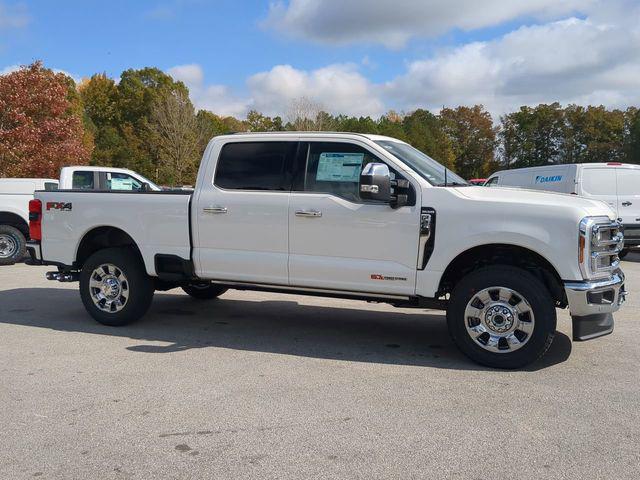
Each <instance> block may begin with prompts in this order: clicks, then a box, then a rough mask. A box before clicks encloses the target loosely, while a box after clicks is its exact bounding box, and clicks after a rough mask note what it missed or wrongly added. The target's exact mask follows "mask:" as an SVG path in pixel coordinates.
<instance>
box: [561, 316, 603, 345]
mask: <svg viewBox="0 0 640 480" xmlns="http://www.w3.org/2000/svg"><path fill="white" fill-rule="evenodd" d="M571 320H572V322H573V340H574V341H583V340H591V339H592V338H598V337H602V336H603V335H608V334H610V333H611V332H613V314H611V313H596V314H594V315H585V316H583V317H571Z"/></svg>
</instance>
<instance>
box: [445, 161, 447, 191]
mask: <svg viewBox="0 0 640 480" xmlns="http://www.w3.org/2000/svg"><path fill="white" fill-rule="evenodd" d="M444 186H445V187H446V186H447V166H446V165H445V166H444Z"/></svg>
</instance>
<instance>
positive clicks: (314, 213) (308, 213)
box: [296, 210, 322, 218]
mask: <svg viewBox="0 0 640 480" xmlns="http://www.w3.org/2000/svg"><path fill="white" fill-rule="evenodd" d="M321 216H322V212H321V211H319V210H296V217H312V218H318V217H321Z"/></svg>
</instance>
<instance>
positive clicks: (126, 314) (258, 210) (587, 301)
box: [28, 132, 625, 368]
mask: <svg viewBox="0 0 640 480" xmlns="http://www.w3.org/2000/svg"><path fill="white" fill-rule="evenodd" d="M30 209H31V213H30V218H31V223H30V228H31V238H32V239H33V240H32V242H31V243H30V244H29V247H28V248H29V252H30V255H31V263H33V264H46V265H55V266H57V270H56V271H52V272H49V273H48V274H47V275H48V278H50V279H52V280H61V281H73V280H79V281H80V296H81V298H82V301H83V303H84V305H85V307H86V309H87V311H88V312H89V313H90V314H91V315H92V316H93V317H94V318H95V319H96V320H97V321H99V322H101V323H103V324H106V325H114V326H117V325H124V324H127V323H129V322H131V321H133V320H136V319H137V318H139V317H141V316H142V315H144V313H145V312H146V311H147V309H148V308H149V305H150V303H151V299H152V297H153V292H154V290H166V289H170V288H176V287H182V288H183V289H184V290H185V291H186V292H187V293H188V294H190V295H192V296H193V297H196V298H215V297H217V296H219V295H221V294H222V293H223V292H224V291H225V290H226V289H229V288H234V289H241V290H242V289H258V290H266V291H275V292H287V293H291V292H294V293H299V294H309V295H322V296H334V297H343V298H352V299H361V300H373V301H379V302H387V303H390V304H392V305H396V306H399V307H416V308H435V309H443V310H446V312H447V323H448V328H449V331H450V333H451V336H452V337H453V339H454V341H455V343H456V344H457V345H458V346H459V348H460V349H461V350H462V351H463V352H464V353H465V354H466V355H468V356H469V357H470V358H472V359H473V360H475V361H477V362H479V363H482V364H485V365H489V366H493V367H499V368H519V367H522V366H524V365H526V364H528V363H530V362H532V361H534V360H536V359H537V358H539V357H540V356H542V355H543V354H544V353H545V352H546V351H547V349H548V348H549V346H550V344H551V342H552V340H553V336H554V332H555V330H556V308H567V307H568V308H569V309H570V313H571V316H572V318H573V336H574V339H576V340H586V339H589V338H593V337H597V336H600V335H604V334H606V333H610V332H611V331H612V330H613V318H612V313H613V312H615V311H616V310H618V308H619V307H620V305H621V304H622V303H623V301H624V298H625V290H624V275H623V273H622V271H621V270H620V268H619V260H618V253H619V251H620V249H621V248H622V246H623V235H622V232H621V230H620V224H619V223H618V221H617V220H616V217H615V215H614V213H613V212H612V211H611V209H610V208H609V207H607V206H606V205H605V204H603V203H602V202H600V201H594V200H588V199H584V198H578V197H575V196H570V195H562V194H552V193H543V192H532V191H521V190H509V189H504V190H502V189H490V188H476V187H469V186H467V183H466V182H465V181H464V180H463V179H462V178H460V177H458V176H457V175H455V174H454V173H453V172H451V171H447V170H446V169H445V168H444V167H442V165H440V164H438V163H437V162H436V161H434V160H433V159H431V158H430V157H428V156H427V155H425V154H423V153H422V152H420V151H418V150H416V149H415V148H413V147H411V146H410V145H408V144H407V143H405V142H402V141H400V140H396V139H393V138H389V137H381V136H375V135H360V134H350V133H320V132H319V133H309V132H283V133H269V134H267V133H249V134H236V135H226V136H219V137H215V138H213V139H212V140H211V142H210V143H209V145H208V147H207V149H206V151H205V152H204V156H203V158H202V162H201V165H200V171H199V173H198V178H197V183H196V187H195V191H194V192H192V193H189V192H179V191H178V192H176V191H167V192H152V191H140V192H135V191H130V192H89V191H77V190H68V191H64V190H62V191H60V190H59V191H56V192H44V191H43V192H37V193H36V199H35V200H34V201H33V202H32V203H31V206H30ZM213 308H215V307H213Z"/></svg>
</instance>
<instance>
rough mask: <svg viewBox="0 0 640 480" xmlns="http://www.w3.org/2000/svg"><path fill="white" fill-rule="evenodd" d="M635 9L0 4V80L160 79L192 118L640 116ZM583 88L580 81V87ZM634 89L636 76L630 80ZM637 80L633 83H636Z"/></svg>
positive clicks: (599, 5)
mask: <svg viewBox="0 0 640 480" xmlns="http://www.w3.org/2000/svg"><path fill="white" fill-rule="evenodd" d="M638 3H639V2H638V1H636V0H633V1H630V0H612V1H607V2H605V1H599V0H584V1H579V0H569V1H560V2H558V1H551V0H526V1H521V2H511V1H506V0H505V1H501V0H486V1H485V2H476V1H475V0H448V1H446V2H442V1H436V0H395V1H385V0H379V1H377V2H368V1H365V0H350V1H346V0H341V1H338V0H325V1H321V0H317V1H316V0H290V1H284V2H280V3H269V2H260V1H255V0H251V1H230V0H217V1H207V0H168V1H155V0H149V1H135V2H131V1H129V2H127V1H124V0H112V1H109V2H104V1H83V2H80V1H63V0H60V1H44V0H39V1H35V0H34V1H17V2H16V1H12V0H0V70H3V69H5V70H7V71H8V70H11V69H12V68H15V66H16V65H21V64H27V63H30V62H32V61H33V60H36V59H41V60H43V61H44V63H45V65H46V66H48V67H51V68H55V69H60V70H63V71H65V72H68V73H69V74H71V75H72V76H74V77H75V78H81V77H86V76H90V75H91V74H93V73H96V72H103V71H104V72H106V73H107V74H109V75H110V76H112V77H114V78H117V77H118V76H119V74H120V72H122V71H123V70H124V69H127V68H140V67H144V66H156V67H159V68H161V69H162V70H165V71H167V72H169V73H171V74H173V75H174V76H176V77H179V78H181V79H182V80H184V81H185V82H186V83H187V84H188V85H189V86H190V87H191V90H192V98H193V100H194V102H195V103H196V105H198V106H200V107H202V108H209V109H212V110H214V111H216V110H217V111H219V112H221V113H223V114H235V115H239V116H242V115H243V114H244V113H246V111H247V110H248V109H249V108H258V109H261V110H263V111H265V112H266V113H270V114H276V113H278V114H283V113H285V112H286V109H287V105H288V103H290V102H291V101H293V100H294V99H295V98H298V97H300V96H305V97H308V98H309V99H311V100H312V101H314V102H316V103H318V104H319V105H321V106H322V107H323V108H326V109H328V110H332V111H334V112H335V113H341V112H342V113H349V114H370V115H374V116H375V115H379V114H381V113H383V112H384V111H386V110H388V109H390V108H394V109H398V110H410V109H412V108H416V107H425V108H431V109H437V108H439V107H440V106H442V105H447V106H452V105H457V104H470V103H483V104H485V105H486V106H487V107H488V108H489V109H490V110H491V111H492V112H494V113H496V114H499V113H501V112H504V111H506V110H508V109H512V108H515V107H517V106H518V105H522V104H534V103H537V102H551V101H561V102H563V103H569V102H576V103H603V104H606V105H609V106H616V107H625V106H627V105H632V104H637V103H638V100H639V98H638V97H639V96H640V93H638V92H639V91H640V84H638V83H634V82H633V80H630V81H629V80H628V81H626V82H621V81H620V78H619V77H620V75H625V76H633V75H636V74H637V73H639V72H640V59H639V58H638V55H639V54H638V52H639V51H640V33H639V30H638V29H639V27H638V25H640V14H639V12H640V9H639V7H638ZM585 76H586V77H585ZM636 77H637V75H636ZM639 81H640V80H639Z"/></svg>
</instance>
